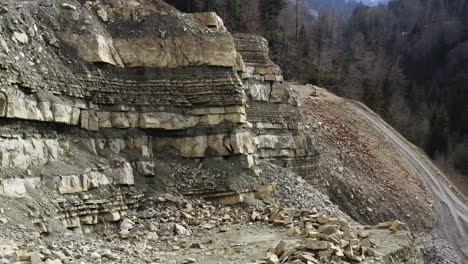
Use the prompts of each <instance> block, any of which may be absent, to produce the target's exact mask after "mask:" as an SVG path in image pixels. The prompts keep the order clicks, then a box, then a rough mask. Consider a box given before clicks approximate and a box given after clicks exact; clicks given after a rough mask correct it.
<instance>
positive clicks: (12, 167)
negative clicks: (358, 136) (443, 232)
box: [0, 0, 421, 264]
mask: <svg viewBox="0 0 468 264" xmlns="http://www.w3.org/2000/svg"><path fill="white" fill-rule="evenodd" d="M0 22H1V23H0V25H1V28H0V48H1V50H0V149H1V153H0V167H1V170H0V204H1V206H0V223H1V224H0V237H1V238H2V239H1V240H0V249H2V251H0V252H1V256H0V257H1V261H2V262H6V263H8V262H26V263H42V262H45V263H49V264H50V263H82V262H84V263H164V262H168V263H174V261H175V263H192V262H197V261H198V262H199V263H218V262H219V261H221V260H220V259H223V258H224V260H223V261H225V262H226V263H248V262H253V261H255V260H256V259H260V258H264V256H265V255H267V258H269V260H265V261H270V263H271V261H273V263H277V262H279V259H281V261H284V260H285V259H286V261H289V262H293V261H295V263H298V261H300V263H307V261H311V262H313V263H317V262H322V263H328V262H331V261H335V262H338V261H354V262H363V261H369V262H374V263H386V262H389V261H392V260H395V259H398V260H401V262H402V263H403V262H416V263H421V254H420V252H419V250H418V249H417V246H416V242H417V241H415V240H414V239H413V237H412V235H411V233H410V231H409V230H407V229H406V228H405V227H404V225H403V224H402V223H401V222H399V221H391V222H386V223H381V224H379V225H376V226H359V225H357V223H355V222H354V221H353V220H352V219H351V218H350V217H349V216H348V215H347V214H346V213H344V212H343V211H342V210H340V209H338V207H337V206H335V205H333V204H332V202H330V200H329V199H328V198H327V197H326V196H324V195H322V194H320V193H319V192H318V191H316V190H315V188H314V187H313V186H311V185H310V184H308V183H307V182H305V181H304V180H303V179H301V178H300V177H298V174H299V175H301V176H302V177H304V178H307V177H308V175H312V174H313V173H315V172H316V170H317V162H318V160H319V152H318V151H317V148H316V146H317V145H316V140H315V139H314V137H313V136H311V135H310V134H309V132H308V131H307V127H306V125H305V124H304V120H303V118H302V114H301V109H300V103H299V100H298V97H297V95H296V94H295V93H294V92H293V90H292V88H291V86H290V85H289V84H288V83H287V82H284V80H283V78H282V76H281V70H280V69H279V67H278V66H277V65H275V64H274V63H272V62H271V61H270V59H269V58H268V54H269V50H268V43H267V42H266V41H265V40H264V39H263V38H261V37H258V36H253V35H242V34H241V35H235V36H232V35H231V34H230V33H229V32H227V31H226V29H225V27H224V26H223V22H222V21H221V20H220V19H219V17H217V16H216V14H214V13H201V14H184V13H181V12H179V11H177V10H175V9H174V8H172V7H170V6H168V5H166V4H164V2H161V1H158V0H156V1H146V0H139V1H129V2H127V1H117V0H115V1H112V0H107V1H103V2H102V3H100V2H94V1H58V0H57V1H53V0H48V1H23V2H17V1H13V0H6V1H4V2H2V4H1V6H0ZM296 173H297V174H296ZM238 204H241V205H242V206H227V205H238ZM283 206H286V207H296V208H284V207H283ZM389 216H394V215H393V214H390V215H389ZM382 218H383V217H382ZM385 220H394V218H393V217H389V218H388V219H385ZM374 222H375V223H377V222H376V221H374ZM252 227H254V228H252ZM255 227H258V230H259V235H258V236H253V235H251V234H250V235H249V232H246V231H243V230H253V229H255ZM249 228H250V229H249ZM290 230H293V231H294V232H292V231H290ZM287 231H290V232H287ZM219 233H226V235H224V234H222V235H220V234H219ZM286 233H288V234H287V235H286ZM192 235H194V236H192ZM230 235H232V236H233V237H244V236H246V235H249V237H248V239H246V240H242V241H241V242H237V243H236V242H233V241H230V240H229V238H228V237H229V236H230ZM268 235H270V236H268ZM212 236H217V237H218V238H220V239H221V240H220V241H213V239H211V240H210V239H209V238H210V237H212ZM279 238H284V239H286V238H287V239H288V240H290V241H291V242H294V243H293V244H292V245H288V246H286V245H283V244H282V243H280V245H283V246H281V247H280V246H278V247H280V249H279V250H278V251H275V252H276V253H275V256H273V255H271V254H272V252H269V253H267V251H268V250H269V248H270V247H272V246H275V245H273V244H272V243H273V242H272V240H271V239H275V240H276V239H279ZM265 241H269V243H265ZM273 241H274V240H273ZM217 242H219V243H217ZM277 242H278V243H279V241H274V244H277ZM239 243H240V244H239ZM249 243H252V244H254V245H258V247H259V249H260V250H256V251H252V250H251V248H249V247H248V245H249ZM235 244H239V245H238V246H239V247H240V249H235V248H234V249H233V247H235ZM76 245H78V246H76ZM220 248H222V249H220ZM281 248H282V249H281ZM181 249H183V250H181ZM203 249H206V250H203ZM283 249H284V250H286V249H287V250H286V251H287V252H289V253H290V254H289V255H283V254H284V253H285V252H284V250H283ZM179 250H180V251H179ZM270 251H271V250H270ZM180 252H184V253H180ZM240 252H243V254H240V255H238V253H240ZM178 253H180V254H178ZM210 255H213V258H210V257H207V256H210ZM275 257H276V258H278V261H277V262H275ZM226 259H228V260H226ZM262 261H263V260H260V261H259V262H260V263H262Z"/></svg>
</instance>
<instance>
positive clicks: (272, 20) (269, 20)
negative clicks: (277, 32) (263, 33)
mask: <svg viewBox="0 0 468 264" xmlns="http://www.w3.org/2000/svg"><path fill="white" fill-rule="evenodd" d="M285 7H286V2H285V0H261V1H260V18H261V20H262V22H263V23H264V24H265V28H266V30H269V29H271V27H276V25H277V23H276V18H277V17H278V15H279V14H280V11H281V10H282V9H283V8H285Z"/></svg>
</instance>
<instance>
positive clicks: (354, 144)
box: [295, 86, 434, 231]
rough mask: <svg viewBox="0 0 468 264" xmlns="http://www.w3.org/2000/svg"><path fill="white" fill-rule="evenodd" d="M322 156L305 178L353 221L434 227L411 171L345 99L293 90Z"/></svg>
mask: <svg viewBox="0 0 468 264" xmlns="http://www.w3.org/2000/svg"><path fill="white" fill-rule="evenodd" d="M295 89H296V91H297V92H298V94H299V96H300V99H301V102H302V109H303V111H304V116H305V118H306V120H307V124H308V126H309V129H310V130H311V131H312V133H314V134H315V135H316V143H317V145H318V148H319V151H320V152H321V157H320V161H319V166H318V170H317V173H316V174H314V175H310V177H309V178H308V179H307V180H308V181H309V182H311V183H313V184H314V185H316V186H320V187H321V189H322V191H324V192H326V193H327V194H328V195H329V196H330V199H331V200H332V201H333V202H334V203H336V204H338V205H339V206H340V208H341V209H342V210H343V211H345V212H346V213H348V214H349V215H350V216H351V217H353V218H354V219H357V220H359V221H363V222H366V223H374V222H378V221H382V220H384V219H392V218H395V219H400V220H402V221H403V222H405V223H408V225H409V226H410V227H411V229H413V230H415V231H424V230H430V229H431V228H432V227H433V225H434V211H433V201H432V200H431V198H430V195H429V193H428V190H427V189H426V187H425V185H424V183H423V181H422V179H421V178H420V177H419V176H418V174H417V171H416V170H415V169H414V167H413V166H412V165H411V164H410V163H409V162H408V161H407V160H406V159H405V158H404V157H402V156H401V155H400V154H399V152H398V151H397V150H396V149H395V148H394V147H393V146H392V144H391V143H390V142H389V141H388V140H387V138H386V137H385V135H383V134H382V133H380V132H379V131H378V130H376V129H375V127H374V126H373V125H372V123H370V122H369V121H368V120H366V119H365V118H364V117H362V116H361V115H359V114H358V113H356V112H355V111H353V110H352V109H351V108H350V106H349V105H347V103H346V100H345V99H343V98H340V97H337V96H335V95H333V94H331V93H329V92H328V91H326V90H325V89H321V88H318V87H315V86H295Z"/></svg>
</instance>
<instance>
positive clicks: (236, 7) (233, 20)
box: [226, 0, 240, 32]
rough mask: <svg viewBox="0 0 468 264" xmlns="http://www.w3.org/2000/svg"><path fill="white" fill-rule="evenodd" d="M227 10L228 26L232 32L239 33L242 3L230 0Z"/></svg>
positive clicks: (237, 0)
mask: <svg viewBox="0 0 468 264" xmlns="http://www.w3.org/2000/svg"><path fill="white" fill-rule="evenodd" d="M226 8H227V21H226V22H227V23H226V24H227V26H228V29H229V30H230V31H231V32H235V31H237V29H238V28H239V23H240V1H239V0H229V1H228V2H227V5H226Z"/></svg>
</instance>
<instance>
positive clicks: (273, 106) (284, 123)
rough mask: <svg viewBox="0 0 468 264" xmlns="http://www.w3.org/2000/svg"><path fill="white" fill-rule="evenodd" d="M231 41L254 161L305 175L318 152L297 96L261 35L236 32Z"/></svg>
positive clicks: (314, 164)
mask: <svg viewBox="0 0 468 264" xmlns="http://www.w3.org/2000/svg"><path fill="white" fill-rule="evenodd" d="M235 42H236V47H237V50H238V51H239V53H240V54H241V55H242V57H243V58H244V63H245V66H246V69H247V72H245V73H243V74H242V76H243V81H244V87H245V88H246V90H247V97H248V106H249V107H248V108H247V109H246V112H247V120H248V122H249V123H251V125H252V129H251V131H252V133H253V134H254V140H253V141H254V145H255V147H256V150H255V152H254V158H255V162H260V161H262V160H264V161H269V162H272V163H275V164H278V165H281V166H283V167H289V168H291V169H293V170H294V171H296V172H297V173H299V174H301V175H307V174H308V173H310V172H311V171H313V170H314V169H315V166H316V160H317V155H318V153H317V151H316V149H315V147H314V142H313V138H312V137H311V136H310V135H308V134H306V133H305V132H304V127H303V120H302V117H301V113H300V109H299V107H298V106H299V103H298V99H297V96H296V95H295V94H294V93H293V91H292V89H291V87H290V86H289V84H288V83H286V82H283V77H282V76H281V71H280V69H279V67H278V66H277V65H275V64H274V63H273V62H271V60H270V59H269V57H268V54H269V50H268V43H267V41H266V40H265V39H264V38H262V37H259V36H255V35H248V34H238V35H236V36H235Z"/></svg>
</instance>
